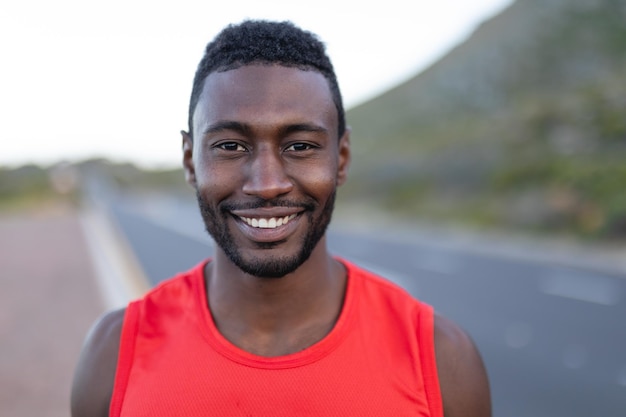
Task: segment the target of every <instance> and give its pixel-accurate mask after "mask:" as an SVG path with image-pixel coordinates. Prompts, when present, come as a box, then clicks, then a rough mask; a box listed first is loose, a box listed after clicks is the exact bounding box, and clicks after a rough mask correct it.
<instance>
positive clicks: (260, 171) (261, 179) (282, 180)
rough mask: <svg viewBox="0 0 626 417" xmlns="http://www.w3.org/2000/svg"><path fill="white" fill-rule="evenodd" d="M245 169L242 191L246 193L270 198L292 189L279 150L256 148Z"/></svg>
mask: <svg viewBox="0 0 626 417" xmlns="http://www.w3.org/2000/svg"><path fill="white" fill-rule="evenodd" d="M247 171H248V172H247V175H246V181H245V182H244V185H243V192H244V193H246V194H248V195H253V196H256V197H260V198H263V199H264V200H271V199H273V198H276V197H279V196H281V195H283V194H286V193H288V192H289V191H291V190H292V189H293V182H292V181H291V180H290V179H289V177H288V175H287V173H286V172H285V166H284V163H283V161H282V159H281V157H280V154H279V151H276V150H273V149H268V148H264V149H259V150H257V152H255V153H254V155H253V158H252V161H251V163H250V165H249V166H248V169H247Z"/></svg>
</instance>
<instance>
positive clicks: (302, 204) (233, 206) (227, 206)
mask: <svg viewBox="0 0 626 417" xmlns="http://www.w3.org/2000/svg"><path fill="white" fill-rule="evenodd" d="M315 206H316V204H315V203H314V202H313V201H309V200H305V201H294V200H286V199H278V198H275V199H271V200H264V199H262V198H258V199H255V200H251V201H245V202H235V201H225V202H223V203H221V204H220V205H219V208H220V211H221V212H222V213H225V212H229V211H233V210H253V209H258V208H270V207H292V208H301V209H304V210H305V211H313V210H314V209H315Z"/></svg>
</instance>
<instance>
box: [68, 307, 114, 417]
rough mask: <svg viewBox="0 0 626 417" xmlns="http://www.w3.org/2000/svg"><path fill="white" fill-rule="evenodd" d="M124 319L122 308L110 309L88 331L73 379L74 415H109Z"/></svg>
mask: <svg viewBox="0 0 626 417" xmlns="http://www.w3.org/2000/svg"><path fill="white" fill-rule="evenodd" d="M123 321H124V310H123V309H122V310H116V311H113V312H110V313H108V314H105V315H104V316H103V317H102V318H100V320H98V322H96V324H95V325H94V326H93V328H92V329H91V331H90V332H89V334H88V335H87V339H86V341H85V345H84V346H83V350H82V352H81V355H80V358H79V360H78V366H77V368H76V372H75V374H74V381H73V383H72V398H71V408H72V417H87V416H97V417H108V415H109V403H110V402H111V395H112V393H113V383H114V381H115V370H116V368H117V356H118V350H119V345H120V335H121V332H122V323H123Z"/></svg>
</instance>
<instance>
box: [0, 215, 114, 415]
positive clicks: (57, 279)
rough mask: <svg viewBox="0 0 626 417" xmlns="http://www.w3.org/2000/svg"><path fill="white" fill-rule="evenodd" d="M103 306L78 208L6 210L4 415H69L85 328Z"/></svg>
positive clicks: (0, 280) (0, 267) (0, 324)
mask: <svg viewBox="0 0 626 417" xmlns="http://www.w3.org/2000/svg"><path fill="white" fill-rule="evenodd" d="M102 311H103V306H102V302H101V300H100V297H99V295H98V293H97V287H96V281H95V278H94V271H93V269H92V265H91V260H90V259H89V255H88V252H87V249H86V246H85V241H84V238H83V233H82V231H81V228H80V223H79V220H78V216H77V214H76V213H74V212H72V211H70V210H68V209H62V210H54V211H52V212H50V211H48V212H46V213H38V214H28V215H27V214H24V215H5V216H0V416H3V417H24V416H53V417H56V416H68V415H69V413H70V412H69V392H70V384H71V380H72V374H73V371H74V367H75V364H76V360H77V357H78V353H79V351H80V348H81V344H82V341H83V338H84V337H85V334H86V332H87V330H88V329H89V327H90V326H91V324H92V323H93V321H94V320H95V319H96V318H97V317H98V315H99V314H101V313H102Z"/></svg>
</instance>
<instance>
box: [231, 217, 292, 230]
mask: <svg viewBox="0 0 626 417" xmlns="http://www.w3.org/2000/svg"><path fill="white" fill-rule="evenodd" d="M296 216H297V214H292V215H291V216H285V217H279V218H276V217H270V218H269V219H266V218H260V219H257V218H250V217H240V218H241V219H242V220H243V221H244V222H246V223H247V224H248V225H249V226H252V227H256V228H259V229H275V228H277V227H280V226H284V225H286V224H287V223H288V222H289V221H290V220H293V219H295V218H296Z"/></svg>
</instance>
